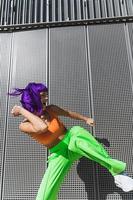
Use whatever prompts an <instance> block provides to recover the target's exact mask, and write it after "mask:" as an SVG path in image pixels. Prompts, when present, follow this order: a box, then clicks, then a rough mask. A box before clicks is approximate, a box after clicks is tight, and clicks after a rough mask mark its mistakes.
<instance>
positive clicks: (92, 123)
mask: <svg viewBox="0 0 133 200" xmlns="http://www.w3.org/2000/svg"><path fill="white" fill-rule="evenodd" d="M86 124H89V125H90V126H95V125H96V123H95V121H94V120H93V119H92V118H88V119H87V120H86Z"/></svg>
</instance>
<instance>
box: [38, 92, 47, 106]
mask: <svg viewBox="0 0 133 200" xmlns="http://www.w3.org/2000/svg"><path fill="white" fill-rule="evenodd" d="M40 97H41V102H42V104H43V106H46V102H47V101H48V92H40Z"/></svg>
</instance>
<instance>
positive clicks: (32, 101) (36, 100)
mask: <svg viewBox="0 0 133 200" xmlns="http://www.w3.org/2000/svg"><path fill="white" fill-rule="evenodd" d="M13 89H14V90H15V91H14V92H11V93H8V95H11V96H18V95H21V100H20V102H21V104H22V107H24V108H25V109H26V110H28V111H30V112H32V113H34V112H35V111H36V112H37V113H38V114H39V115H41V114H42V113H43V107H42V103H41V97H40V92H48V88H47V87H46V86H45V85H44V84H42V83H34V82H31V83H29V84H28V85H27V86H26V87H25V88H24V89H20V88H13Z"/></svg>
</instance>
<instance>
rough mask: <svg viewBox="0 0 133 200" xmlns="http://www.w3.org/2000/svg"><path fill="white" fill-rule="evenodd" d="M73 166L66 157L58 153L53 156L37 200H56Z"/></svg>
mask: <svg viewBox="0 0 133 200" xmlns="http://www.w3.org/2000/svg"><path fill="white" fill-rule="evenodd" d="M71 165H72V162H70V161H69V159H67V158H65V157H64V156H62V155H58V154H56V153H53V154H51V156H50V159H49V161H48V168H47V170H46V172H45V174H44V176H43V179H42V182H41V184H40V188H39V190H38V193H37V196H36V200H56V199H57V195H58V192H59V189H60V186H61V183H62V182H63V180H64V177H65V175H66V174H67V172H68V171H69V169H70V167H71Z"/></svg>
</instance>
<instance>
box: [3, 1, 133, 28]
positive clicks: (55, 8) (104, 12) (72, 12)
mask: <svg viewBox="0 0 133 200" xmlns="http://www.w3.org/2000/svg"><path fill="white" fill-rule="evenodd" d="M132 15H133V1H132V0H0V24H1V25H11V24H25V23H38V22H49V21H51V22H54V21H69V20H70V21H71V20H82V19H94V18H108V17H116V16H117V17H118V16H132Z"/></svg>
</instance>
